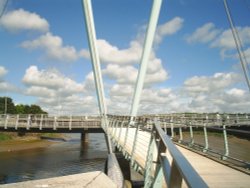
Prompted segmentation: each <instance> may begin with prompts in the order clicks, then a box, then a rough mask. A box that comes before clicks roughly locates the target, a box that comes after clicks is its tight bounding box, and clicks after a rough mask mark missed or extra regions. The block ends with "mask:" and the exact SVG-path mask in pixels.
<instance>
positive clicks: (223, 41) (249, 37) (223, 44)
mask: <svg viewBox="0 0 250 188" xmlns="http://www.w3.org/2000/svg"><path fill="white" fill-rule="evenodd" d="M237 30H238V34H239V37H240V39H241V42H242V44H243V45H247V44H250V27H237ZM211 47H217V48H222V49H226V50H230V49H235V48H236V46H235V42H234V38H233V34H232V31H231V29H227V30H225V31H224V32H223V33H222V34H221V35H220V36H219V37H218V38H217V39H216V40H215V41H213V42H212V43H211Z"/></svg>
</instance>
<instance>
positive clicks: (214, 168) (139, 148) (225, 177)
mask: <svg viewBox="0 0 250 188" xmlns="http://www.w3.org/2000/svg"><path fill="white" fill-rule="evenodd" d="M126 131H128V132H127V133H128V134H127V138H126ZM110 134H111V135H112V138H113V140H114V141H115V142H116V143H117V144H118V146H120V147H123V148H124V149H125V151H126V152H127V153H129V154H130V155H132V153H133V149H132V148H133V147H132V146H133V145H134V144H136V149H135V151H134V153H133V159H134V160H136V161H137V163H139V165H140V166H141V167H143V168H144V167H145V161H146V157H147V150H148V145H149V142H150V133H148V132H146V131H142V130H140V131H138V133H137V138H136V142H133V140H134V135H135V134H136V129H135V128H129V129H128V130H127V128H116V129H113V131H111V132H110ZM177 148H178V149H179V150H180V151H181V152H182V153H183V154H184V156H185V157H186V159H187V160H188V161H189V162H190V164H191V165H192V166H193V167H194V169H195V170H196V171H197V172H198V174H200V176H201V177H202V178H203V179H204V181H205V182H206V183H207V185H208V187H250V177H249V175H247V174H245V173H243V172H240V171H238V170H235V169H233V168H230V167H228V166H226V165H223V164H220V163H218V162H216V161H214V160H211V159H209V158H207V157H204V156H202V155H199V154H197V153H194V152H192V151H190V150H187V149H185V148H183V147H179V146H177ZM155 149H156V148H155ZM154 153H157V152H154ZM167 156H168V158H171V157H170V155H168V153H167ZM170 160H171V159H170ZM183 187H187V186H186V184H185V183H183Z"/></svg>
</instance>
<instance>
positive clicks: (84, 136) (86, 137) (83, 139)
mask: <svg viewBox="0 0 250 188" xmlns="http://www.w3.org/2000/svg"><path fill="white" fill-rule="evenodd" d="M88 141H89V134H88V133H86V132H82V133H81V142H88Z"/></svg>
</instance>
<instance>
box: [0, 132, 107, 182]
mask: <svg viewBox="0 0 250 188" xmlns="http://www.w3.org/2000/svg"><path fill="white" fill-rule="evenodd" d="M69 136H70V139H69V141H67V142H57V143H55V144H52V145H51V146H49V147H47V148H39V149H30V150H25V151H16V152H2V153H0V184H6V183H15V182H21V181H27V180H34V179H43V178H51V177H56V176H64V175H71V174H76V173H84V172H89V171H96V170H100V171H103V170H104V164H105V160H106V157H107V147H106V142H105V138H104V134H102V133H95V134H89V142H88V143H83V144H82V143H81V141H80V134H69Z"/></svg>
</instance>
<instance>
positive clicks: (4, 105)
mask: <svg viewBox="0 0 250 188" xmlns="http://www.w3.org/2000/svg"><path fill="white" fill-rule="evenodd" d="M5 113H6V114H48V113H47V112H45V111H43V110H42V108H41V107H40V106H38V105H35V104H31V105H27V104H17V105H15V104H14V102H13V100H12V98H10V97H0V114H5Z"/></svg>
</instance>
